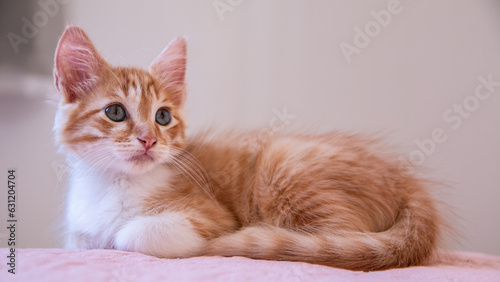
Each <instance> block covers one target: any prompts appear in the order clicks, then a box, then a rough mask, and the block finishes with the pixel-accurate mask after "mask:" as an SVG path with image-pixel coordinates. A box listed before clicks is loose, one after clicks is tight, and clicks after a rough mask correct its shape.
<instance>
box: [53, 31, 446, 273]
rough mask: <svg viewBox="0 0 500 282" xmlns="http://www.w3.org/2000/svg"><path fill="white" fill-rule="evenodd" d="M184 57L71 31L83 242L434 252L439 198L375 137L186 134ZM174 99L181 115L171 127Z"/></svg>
mask: <svg viewBox="0 0 500 282" xmlns="http://www.w3.org/2000/svg"><path fill="white" fill-rule="evenodd" d="M82 50H83V51H82ZM75 53H76V54H75ZM184 68H185V42H184V41H183V40H182V39H177V40H176V41H174V43H172V44H171V45H170V46H169V47H168V48H167V49H166V50H165V51H164V52H163V53H162V55H160V57H159V58H157V60H155V62H154V63H153V65H152V66H151V70H150V73H147V72H144V71H142V70H138V69H134V68H112V67H109V66H108V65H107V63H105V61H104V60H103V59H102V58H101V57H100V56H99V55H98V53H97V52H96V51H95V48H94V47H93V45H92V44H91V43H90V41H89V40H88V38H87V37H86V35H85V34H84V33H83V31H81V30H79V29H78V28H75V27H70V28H68V30H67V31H66V32H65V34H64V35H63V37H62V38H61V41H60V43H59V47H58V52H57V53H56V74H55V76H56V85H57V86H58V89H59V90H60V91H61V93H62V94H63V96H62V100H61V103H60V107H59V110H58V113H57V116H56V123H55V132H56V139H57V141H58V142H59V143H60V144H61V145H62V148H63V150H64V151H65V152H67V154H68V156H69V160H70V161H69V163H70V165H71V166H72V174H71V179H70V190H69V196H68V213H67V221H68V232H69V234H70V236H69V237H70V238H71V240H69V241H68V245H69V246H72V247H81V248H116V249H121V250H129V251H139V252H143V253H146V254H151V255H155V256H159V257H190V256H196V255H225V256H234V255H241V256H248V257H252V258H260V259H276V260H295V261H306V262H311V263H319V264H325V265H331V266H337V267H342V268H348V269H362V270H375V269H385V268H390V267H403V266H409V265H415V264H420V263H422V262H424V261H425V260H426V259H428V258H429V257H430V256H431V255H432V252H433V250H434V249H435V246H436V242H437V239H438V224H439V219H438V216H437V213H436V210H435V207H434V203H433V201H432V199H431V198H430V196H429V195H428V193H427V192H426V190H425V187H424V186H423V183H422V181H420V180H418V179H417V178H415V177H413V176H411V175H410V174H408V173H407V172H405V171H404V169H403V170H402V169H401V168H400V167H398V165H396V163H395V162H393V160H392V158H391V157H389V156H388V155H385V154H380V155H379V154H378V153H376V151H377V149H376V146H375V144H374V142H372V141H366V140H364V139H363V138H360V137H358V136H348V135H343V134H339V133H330V134H325V135H321V136H310V135H285V136H274V137H272V138H269V139H266V140H259V139H258V138H256V137H255V136H256V134H254V133H251V132H249V133H245V134H237V133H232V132H226V133H218V134H217V133H210V132H207V133H202V134H199V135H196V136H194V137H191V138H187V139H186V138H185V137H184V128H185V125H184V119H183V111H182V105H183V102H184V99H185V91H184V90H185V89H184V81H183V79H184ZM117 104H119V105H121V106H123V108H124V109H125V110H126V114H127V115H126V118H124V119H123V120H119V121H117V122H115V121H112V120H110V118H111V117H110V116H108V117H110V118H108V117H106V115H107V111H108V109H109V107H110V105H117ZM162 108H167V109H168V111H169V113H170V114H171V117H172V119H171V121H169V123H168V124H166V125H161V124H160V122H161V120H160V121H158V112H157V109H162ZM104 110H105V111H104ZM158 111H159V110H158ZM105 112H106V113H105ZM155 112H156V116H157V117H156V118H157V120H156V123H155V121H154V120H155V118H154V117H155ZM117 113H118V112H117ZM112 117H114V116H112Z"/></svg>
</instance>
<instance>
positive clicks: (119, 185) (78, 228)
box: [66, 172, 166, 248]
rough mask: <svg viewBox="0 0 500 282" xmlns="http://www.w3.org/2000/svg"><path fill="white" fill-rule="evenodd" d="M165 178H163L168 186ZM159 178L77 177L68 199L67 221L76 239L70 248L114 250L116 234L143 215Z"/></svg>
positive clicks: (71, 242) (74, 179)
mask: <svg viewBox="0 0 500 282" xmlns="http://www.w3.org/2000/svg"><path fill="white" fill-rule="evenodd" d="M164 176H165V173H163V177H160V178H161V180H163V181H164V183H166V180H165V179H164ZM158 178H159V177H157V176H155V175H154V174H148V175H144V176H141V177H131V176H122V175H108V176H102V175H99V177H96V176H94V175H88V174H83V173H82V174H79V173H78V172H77V173H75V174H74V176H73V177H72V179H71V181H70V191H69V195H68V206H67V218H66V220H67V224H68V229H69V232H70V233H71V235H73V236H71V237H73V240H72V241H69V242H68V247H80V248H82V247H84V248H112V247H113V240H114V236H115V233H116V232H117V230H118V229H119V228H120V227H121V226H122V225H123V224H125V223H126V222H127V220H130V218H132V217H134V216H135V215H137V214H139V213H140V210H141V205H140V204H141V202H142V200H143V199H144V198H145V197H147V196H148V195H149V193H151V192H152V191H154V189H155V188H154V187H155V182H156V183H158V182H157V181H160V179H158ZM156 185H157V184H156ZM75 235H76V236H75ZM75 237H76V238H75ZM75 240H76V241H75ZM82 241H83V242H82Z"/></svg>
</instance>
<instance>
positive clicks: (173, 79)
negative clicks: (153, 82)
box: [149, 36, 187, 106]
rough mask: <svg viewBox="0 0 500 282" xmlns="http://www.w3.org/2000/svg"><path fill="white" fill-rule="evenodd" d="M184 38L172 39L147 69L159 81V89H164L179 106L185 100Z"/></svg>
mask: <svg viewBox="0 0 500 282" xmlns="http://www.w3.org/2000/svg"><path fill="white" fill-rule="evenodd" d="M186 49H187V47H186V39H184V37H182V36H180V37H177V38H176V39H174V40H172V41H171V42H170V43H169V44H168V45H167V47H165V49H164V50H163V51H162V52H161V54H160V55H159V56H158V57H156V59H155V60H154V61H153V63H151V66H150V67H149V71H150V72H151V74H152V75H153V76H154V77H156V78H157V79H158V80H159V82H160V88H161V90H164V91H166V92H167V93H168V94H169V95H170V96H171V98H172V100H173V102H174V103H175V104H176V105H178V106H181V105H182V104H183V103H184V101H185V100H186V91H185V81H184V80H185V76H186Z"/></svg>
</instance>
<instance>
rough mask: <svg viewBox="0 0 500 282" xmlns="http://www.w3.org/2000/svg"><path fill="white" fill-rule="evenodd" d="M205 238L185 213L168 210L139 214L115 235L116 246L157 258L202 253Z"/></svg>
mask: <svg viewBox="0 0 500 282" xmlns="http://www.w3.org/2000/svg"><path fill="white" fill-rule="evenodd" d="M204 241H205V240H204V239H203V238H202V237H201V236H200V235H199V234H198V233H197V232H196V231H195V230H194V229H193V226H192V225H191V223H190V222H189V221H188V220H187V219H186V218H185V217H184V216H183V215H182V214H181V213H173V212H165V213H162V214H159V215H155V216H137V217H135V218H133V219H132V220H130V221H128V222H127V223H126V224H125V225H124V226H123V227H122V228H121V229H120V230H119V231H118V232H117V234H116V236H115V242H114V245H115V248H116V249H119V250H124V251H136V252H141V253H145V254H149V255H153V256H157V257H164V258H178V257H190V256H195V255H198V254H200V253H201V250H202V247H203V245H204V243H205V242H204Z"/></svg>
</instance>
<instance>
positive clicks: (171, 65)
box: [54, 26, 186, 173]
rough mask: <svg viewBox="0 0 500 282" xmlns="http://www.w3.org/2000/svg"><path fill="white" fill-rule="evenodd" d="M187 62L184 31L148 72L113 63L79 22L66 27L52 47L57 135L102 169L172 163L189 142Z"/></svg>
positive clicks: (67, 147) (66, 149) (147, 167)
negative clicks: (57, 100) (186, 139)
mask: <svg viewBox="0 0 500 282" xmlns="http://www.w3.org/2000/svg"><path fill="white" fill-rule="evenodd" d="M185 69H186V41H185V40H184V38H182V37H179V38H177V39H174V40H173V41H172V42H171V43H170V44H169V45H168V46H167V47H166V48H165V49H164V50H163V51H162V53H161V54H160V55H159V56H158V57H157V58H156V59H155V60H154V61H153V63H152V64H151V66H150V68H149V72H146V71H144V70H140V69H137V68H130V67H126V68H125V67H112V66H110V65H109V64H108V63H107V62H106V61H105V60H104V59H103V58H102V57H101V55H100V54H99V53H98V52H97V50H96V48H95V47H94V45H93V44H92V42H91V41H90V39H89V38H88V36H87V35H86V34H85V32H84V31H83V30H82V29H80V28H78V27H75V26H69V27H68V28H66V30H65V31H64V33H63V35H62V36H61V39H60V40H59V44H58V47H57V50H56V54H55V67H54V79H55V84H56V87H57V89H58V90H59V92H60V94H61V95H60V103H59V108H58V110H57V114H56V119H55V124H54V131H55V136H56V142H58V143H59V144H60V145H61V148H62V149H63V151H64V152H67V153H69V154H71V155H72V156H75V157H76V158H77V162H80V163H82V164H86V165H88V166H90V167H95V168H96V169H99V170H103V169H112V170H116V171H121V172H125V173H142V172H145V171H148V170H150V169H152V168H153V167H155V166H158V165H160V164H161V163H164V162H168V161H169V160H170V159H171V158H172V156H174V155H175V154H176V153H177V152H179V150H180V149H181V148H182V147H183V143H184V130H185V123H184V117H183V115H184V113H183V109H182V107H183V104H184V101H185V98H186V91H185V83H184V77H185Z"/></svg>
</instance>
